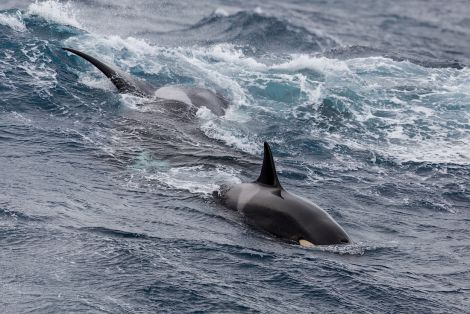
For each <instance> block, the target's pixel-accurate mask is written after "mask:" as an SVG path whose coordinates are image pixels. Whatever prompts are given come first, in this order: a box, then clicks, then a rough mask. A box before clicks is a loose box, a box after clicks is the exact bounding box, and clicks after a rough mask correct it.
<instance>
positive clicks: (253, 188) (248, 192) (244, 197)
mask: <svg viewBox="0 0 470 314" xmlns="http://www.w3.org/2000/svg"><path fill="white" fill-rule="evenodd" d="M259 190H260V188H259V186H257V185H256V184H251V185H249V187H243V188H242V191H241V192H240V195H239V196H238V200H237V210H238V211H239V212H241V211H242V210H243V209H244V208H245V206H246V204H248V202H249V201H251V199H252V198H253V197H255V195H256V194H257V193H258V192H259Z"/></svg>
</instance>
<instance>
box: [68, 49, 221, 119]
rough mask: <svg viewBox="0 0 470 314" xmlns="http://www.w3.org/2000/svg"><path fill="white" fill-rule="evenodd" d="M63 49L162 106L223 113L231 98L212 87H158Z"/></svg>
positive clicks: (122, 86)
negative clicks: (224, 96)
mask: <svg viewBox="0 0 470 314" xmlns="http://www.w3.org/2000/svg"><path fill="white" fill-rule="evenodd" d="M63 49H64V50H66V51H68V52H71V53H73V54H75V55H77V56H79V57H81V58H83V59H85V60H87V61H88V62H90V63H91V64H93V65H94V66H95V67H96V68H98V70H100V71H101V72H102V73H103V74H104V75H106V77H108V78H109V79H110V80H111V82H112V83H113V84H114V86H116V88H117V90H118V92H119V93H122V94H132V95H135V96H139V97H148V98H152V99H154V100H155V102H157V103H158V104H159V105H163V106H164V105H170V106H176V107H178V106H179V107H181V106H184V107H186V109H189V111H190V112H193V113H195V112H196V111H197V109H199V108H201V107H206V108H207V109H209V110H210V111H211V112H212V113H213V114H215V115H217V116H222V115H223V114H224V113H225V110H226V109H227V107H228V102H227V101H226V100H225V99H224V98H223V97H222V96H220V95H218V94H216V93H214V92H212V91H211V90H209V89H205V88H201V87H192V86H179V85H169V86H164V87H161V88H158V89H157V88H154V87H152V86H150V85H149V84H147V83H145V82H143V81H140V80H137V79H135V78H133V77H132V76H131V75H129V74H127V73H124V72H122V71H120V70H117V69H114V68H112V67H111V66H109V65H107V64H106V63H104V62H102V61H100V60H98V59H96V58H94V57H92V56H90V55H88V54H85V53H83V52H81V51H78V50H75V49H71V48H63Z"/></svg>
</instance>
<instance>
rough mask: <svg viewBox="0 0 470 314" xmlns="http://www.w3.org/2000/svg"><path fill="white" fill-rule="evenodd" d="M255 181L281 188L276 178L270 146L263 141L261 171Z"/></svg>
mask: <svg viewBox="0 0 470 314" xmlns="http://www.w3.org/2000/svg"><path fill="white" fill-rule="evenodd" d="M256 182H258V183H261V184H265V185H270V186H272V187H279V188H281V184H280V183H279V179H278V178H277V173H276V166H275V165H274V159H273V154H272V152H271V147H269V144H268V143H267V142H264V158H263V166H262V167H261V173H260V175H259V177H258V179H257V180H256Z"/></svg>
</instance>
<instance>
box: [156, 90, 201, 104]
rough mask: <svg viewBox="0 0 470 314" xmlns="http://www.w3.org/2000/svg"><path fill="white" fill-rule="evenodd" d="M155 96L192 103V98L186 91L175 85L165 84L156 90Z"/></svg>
mask: <svg viewBox="0 0 470 314" xmlns="http://www.w3.org/2000/svg"><path fill="white" fill-rule="evenodd" d="M155 96H156V97H158V98H162V99H167V100H176V101H180V102H183V103H185V104H187V105H192V104H193V103H192V101H191V99H190V98H189V97H188V94H186V92H185V91H184V90H182V89H180V88H178V87H175V86H164V87H162V88H159V89H158V90H157V91H156V92H155Z"/></svg>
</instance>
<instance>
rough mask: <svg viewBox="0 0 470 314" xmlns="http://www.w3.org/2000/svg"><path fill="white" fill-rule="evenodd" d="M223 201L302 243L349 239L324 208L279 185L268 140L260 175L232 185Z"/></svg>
mask: <svg viewBox="0 0 470 314" xmlns="http://www.w3.org/2000/svg"><path fill="white" fill-rule="evenodd" d="M223 201H224V203H225V204H226V206H227V207H229V208H231V209H234V210H237V211H239V212H240V213H241V214H242V215H243V216H244V217H245V219H246V220H247V222H248V224H250V225H253V226H255V227H257V228H259V229H262V230H264V231H267V232H269V233H271V234H273V235H275V236H278V237H280V238H283V239H286V240H289V241H295V242H297V243H300V244H301V245H303V246H312V245H334V244H348V243H351V239H350V238H349V236H348V235H347V234H346V232H345V231H344V230H343V228H341V226H340V225H339V224H338V223H337V222H336V221H334V220H333V218H332V217H331V216H330V215H329V214H328V213H327V212H325V211H324V210H323V209H321V208H320V207H318V206H317V205H315V204H314V203H312V202H310V201H308V200H306V199H304V198H302V197H299V196H296V195H294V194H292V193H289V192H287V191H286V190H285V189H284V188H283V187H282V186H281V184H280V183H279V180H278V177H277V173H276V168H275V165H274V160H273V157H272V153H271V149H270V147H269V145H268V143H264V161H263V167H262V169H261V174H260V176H259V178H258V179H257V180H256V181H255V182H253V183H242V184H237V185H235V186H233V187H232V188H230V189H229V190H227V191H226V192H225V193H224V195H223Z"/></svg>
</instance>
